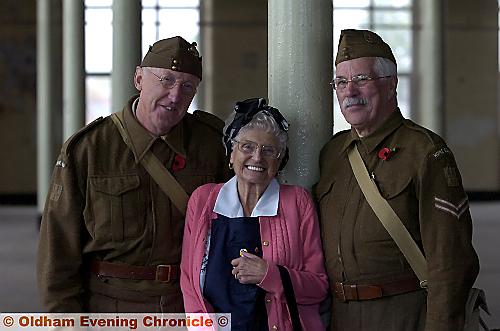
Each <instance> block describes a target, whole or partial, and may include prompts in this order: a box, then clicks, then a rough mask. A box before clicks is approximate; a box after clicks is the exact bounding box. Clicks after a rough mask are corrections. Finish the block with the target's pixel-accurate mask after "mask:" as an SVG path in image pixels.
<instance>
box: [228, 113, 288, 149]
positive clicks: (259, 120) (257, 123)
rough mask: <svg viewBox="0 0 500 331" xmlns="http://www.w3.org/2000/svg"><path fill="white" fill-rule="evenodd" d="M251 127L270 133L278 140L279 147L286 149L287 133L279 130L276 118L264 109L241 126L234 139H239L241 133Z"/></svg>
mask: <svg viewBox="0 0 500 331" xmlns="http://www.w3.org/2000/svg"><path fill="white" fill-rule="evenodd" d="M252 129H259V130H262V131H264V132H267V133H271V134H272V135H274V136H275V137H276V139H277V140H278V144H279V147H280V148H281V150H282V151H284V150H285V149H286V142H287V140H288V134H287V133H286V131H283V130H281V128H280V127H279V125H278V123H276V120H275V119H274V118H273V117H272V116H271V115H269V114H268V113H267V112H266V111H260V112H258V113H257V114H256V115H255V116H254V117H253V118H252V120H251V121H250V122H248V123H247V124H246V125H245V126H243V127H242V128H241V129H240V131H239V132H238V134H237V135H236V137H235V139H236V140H239V138H240V137H241V135H243V134H244V133H245V132H248V131H249V130H252Z"/></svg>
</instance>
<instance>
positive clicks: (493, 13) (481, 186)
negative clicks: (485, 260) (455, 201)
mask: <svg viewBox="0 0 500 331" xmlns="http://www.w3.org/2000/svg"><path fill="white" fill-rule="evenodd" d="M444 3H445V17H446V18H445V22H446V23H445V36H444V37H445V39H444V47H445V50H444V54H445V60H444V62H443V66H444V79H445V90H444V92H445V93H444V95H445V98H446V99H445V100H446V101H445V114H444V119H445V121H444V123H446V125H445V131H444V133H445V134H444V136H445V138H446V140H447V142H448V144H449V145H450V148H451V149H452V150H453V152H454V153H455V157H456V160H457V163H458V165H459V167H460V170H461V172H462V177H463V181H464V185H465V188H466V189H467V190H469V191H498V190H499V188H500V178H499V177H500V176H499V170H500V166H499V165H500V163H499V152H500V141H499V135H498V134H499V129H498V111H499V108H498V87H499V86H498V2H497V1H494V0H478V1H474V2H471V1H445V2H444Z"/></svg>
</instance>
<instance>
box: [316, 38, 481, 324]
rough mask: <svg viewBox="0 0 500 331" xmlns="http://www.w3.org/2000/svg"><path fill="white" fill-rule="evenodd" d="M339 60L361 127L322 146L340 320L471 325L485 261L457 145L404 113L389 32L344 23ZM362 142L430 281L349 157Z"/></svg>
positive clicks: (338, 83) (327, 246) (324, 208)
mask: <svg viewBox="0 0 500 331" xmlns="http://www.w3.org/2000/svg"><path fill="white" fill-rule="evenodd" d="M335 65H336V77H335V78H334V79H333V81H332V83H331V84H332V86H333V88H334V90H335V92H336V95H337V99H338V102H339V104H340V109H341V111H342V114H343V116H344V117H345V119H346V121H347V122H348V123H349V124H351V130H346V131H342V132H339V133H338V134H336V135H335V136H334V137H332V139H331V140H330V141H329V142H328V143H327V144H326V145H325V146H324V148H323V149H322V151H321V155H320V171H321V174H320V180H319V182H318V183H317V184H316V186H315V195H316V197H317V200H318V204H319V208H320V219H321V227H322V237H323V246H324V250H325V258H326V267H327V272H328V275H329V277H330V287H331V291H332V296H333V302H332V308H331V312H332V318H331V329H332V330H336V331H358V330H369V331H377V330H383V331H391V330H394V331H401V330H405V331H411V330H426V331H443V330H449V331H452V330H453V331H457V330H463V324H464V312H465V303H466V300H467V296H468V293H469V290H470V288H471V286H472V284H473V283H474V280H475V278H476V276H477V273H478V269H479V265H478V258H477V255H476V253H475V251H474V248H473V247H472V244H471V234H472V226H471V224H472V221H471V215H470V212H469V207H468V201H467V195H466V194H465V192H464V189H463V187H462V180H461V177H460V173H459V171H458V168H457V165H456V163H455V160H454V157H453V154H452V152H451V150H450V149H449V148H448V147H447V145H446V143H445V142H444V141H443V139H441V138H440V137H439V136H438V135H436V134H435V133H433V132H431V131H429V130H427V129H425V128H423V127H421V126H419V125H417V124H415V123H414V122H412V121H410V120H408V119H404V118H403V117H402V115H401V112H400V110H399V108H398V103H397V98H396V87H397V83H398V79H397V67H396V59H395V58H394V55H393V53H392V51H391V48H390V47H389V46H388V45H387V44H386V43H385V42H384V41H383V40H382V39H381V38H380V36H378V35H377V34H375V33H373V32H371V31H367V30H343V31H342V33H341V36H340V42H339V48H338V53H337V57H336V60H335ZM355 148H357V150H359V154H360V155H361V159H362V161H361V162H359V163H358V164H362V165H361V167H366V170H367V172H368V175H369V176H368V175H367V176H366V178H367V179H368V178H369V180H368V182H370V183H375V184H376V186H377V188H378V191H379V192H380V194H381V196H382V198H383V199H385V200H386V201H387V202H388V203H389V205H390V207H391V208H392V209H393V210H394V211H395V213H396V214H397V216H398V217H399V218H400V219H401V221H402V223H403V225H404V227H405V228H406V229H407V231H408V232H409V234H410V235H411V238H412V239H413V240H414V241H415V242H416V244H417V245H418V248H419V249H420V250H421V251H422V252H423V254H424V256H425V259H426V261H427V270H426V271H427V276H428V277H427V284H425V283H422V284H421V283H420V281H419V279H418V278H417V277H416V275H415V273H414V271H413V270H412V268H411V267H410V265H409V263H408V261H407V260H406V258H405V256H404V255H403V254H402V253H401V251H400V249H399V248H398V246H397V245H396V243H395V241H394V240H393V238H392V237H391V236H390V235H389V233H388V231H387V230H386V229H385V228H384V226H383V225H382V223H381V221H380V219H379V218H377V216H376V214H375V212H374V209H372V206H371V205H370V204H369V203H368V202H367V198H366V197H365V195H364V193H363V192H362V190H361V188H360V185H359V184H358V181H357V179H356V178H355V175H354V172H353V169H355V167H354V161H351V162H352V163H350V160H349V156H348V155H352V154H351V153H352V152H353V151H354V150H355ZM351 164H353V167H351ZM367 196H369V195H367ZM424 288H426V289H424Z"/></svg>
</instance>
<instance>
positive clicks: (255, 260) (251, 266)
mask: <svg viewBox="0 0 500 331" xmlns="http://www.w3.org/2000/svg"><path fill="white" fill-rule="evenodd" d="M241 255H242V256H241V257H239V258H237V259H234V260H232V261H231V264H232V265H233V271H232V274H233V276H234V278H236V279H237V280H239V281H240V283H241V284H259V283H260V282H262V280H263V279H264V276H265V275H266V272H267V262H266V260H264V259H261V258H260V257H258V256H257V255H253V254H250V253H247V252H242V253H241Z"/></svg>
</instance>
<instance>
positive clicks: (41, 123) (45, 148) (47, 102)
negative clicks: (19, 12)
mask: <svg viewBox="0 0 500 331" xmlns="http://www.w3.org/2000/svg"><path fill="white" fill-rule="evenodd" d="M61 20H62V7H61V3H60V2H59V1H52V0H39V1H37V93H36V97H37V102H36V104H37V145H38V148H37V207H38V211H39V212H40V214H41V213H42V211H43V207H44V204H45V198H46V195H47V192H48V188H49V183H50V177H51V173H52V169H53V167H54V164H55V159H56V157H57V153H58V148H59V147H60V144H61V131H62V130H61V124H62V121H61V109H62V68H61V61H62V48H61V47H62V30H61V25H62V22H61Z"/></svg>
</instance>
